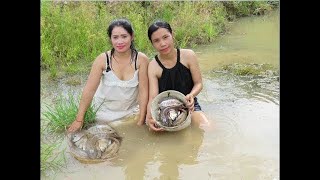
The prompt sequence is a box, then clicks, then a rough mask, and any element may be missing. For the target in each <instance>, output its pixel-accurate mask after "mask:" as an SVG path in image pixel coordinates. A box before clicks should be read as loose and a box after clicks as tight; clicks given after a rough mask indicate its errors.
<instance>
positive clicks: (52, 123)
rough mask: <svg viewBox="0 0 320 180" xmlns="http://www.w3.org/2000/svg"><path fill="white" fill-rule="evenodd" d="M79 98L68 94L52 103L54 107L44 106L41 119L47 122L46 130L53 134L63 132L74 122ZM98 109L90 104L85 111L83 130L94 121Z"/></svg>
mask: <svg viewBox="0 0 320 180" xmlns="http://www.w3.org/2000/svg"><path fill="white" fill-rule="evenodd" d="M79 102H80V96H74V95H73V94H72V93H69V94H68V96H67V97H63V96H62V95H61V96H60V97H59V98H58V99H57V100H56V102H54V104H55V105H48V104H45V105H44V108H45V109H44V111H43V112H42V115H43V117H44V118H45V119H46V120H47V121H48V128H49V130H50V131H53V132H64V131H65V130H66V129H67V127H68V126H69V125H70V124H71V123H72V122H73V121H74V120H75V118H76V116H77V112H78V106H79ZM98 108H99V107H96V106H94V105H93V104H91V105H90V106H89V108H88V109H87V111H86V114H85V118H84V124H83V128H86V127H87V126H88V125H90V124H91V123H93V122H94V121H95V117H96V112H97V110H98Z"/></svg>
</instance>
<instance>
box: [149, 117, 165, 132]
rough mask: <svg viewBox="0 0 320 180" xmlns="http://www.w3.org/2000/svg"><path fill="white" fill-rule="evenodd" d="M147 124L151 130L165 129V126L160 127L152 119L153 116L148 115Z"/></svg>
mask: <svg viewBox="0 0 320 180" xmlns="http://www.w3.org/2000/svg"><path fill="white" fill-rule="evenodd" d="M146 124H147V126H149V130H151V129H152V130H153V131H163V128H158V127H157V125H156V121H155V120H154V119H152V117H147V118H146Z"/></svg>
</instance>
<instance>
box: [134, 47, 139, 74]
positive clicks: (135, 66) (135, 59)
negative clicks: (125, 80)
mask: <svg viewBox="0 0 320 180" xmlns="http://www.w3.org/2000/svg"><path fill="white" fill-rule="evenodd" d="M137 59H138V51H137V53H136V57H135V58H134V69H135V70H137Z"/></svg>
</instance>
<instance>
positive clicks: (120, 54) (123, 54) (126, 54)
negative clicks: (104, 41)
mask: <svg viewBox="0 0 320 180" xmlns="http://www.w3.org/2000/svg"><path fill="white" fill-rule="evenodd" d="M113 55H114V56H116V57H119V58H121V59H127V58H128V57H130V56H131V49H129V50H128V51H126V52H117V51H114V53H113Z"/></svg>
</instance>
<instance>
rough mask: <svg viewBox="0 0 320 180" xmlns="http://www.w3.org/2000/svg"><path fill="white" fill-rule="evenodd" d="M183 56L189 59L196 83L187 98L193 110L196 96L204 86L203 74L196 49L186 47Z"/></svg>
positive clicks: (188, 105) (188, 64) (189, 65)
mask: <svg viewBox="0 0 320 180" xmlns="http://www.w3.org/2000/svg"><path fill="white" fill-rule="evenodd" d="M183 56H184V58H186V60H187V61H186V63H187V67H189V69H190V71H191V76H192V80H193V84H194V85H193V88H192V90H191V92H190V93H189V94H187V95H186V99H187V101H188V102H189V103H188V104H187V107H189V109H190V110H191V111H193V106H194V97H196V96H197V95H198V94H199V93H200V92H201V90H202V88H203V84H202V76H201V71H200V67H199V63H198V59H197V56H196V54H195V53H194V51H193V50H191V49H185V50H184V51H183Z"/></svg>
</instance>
